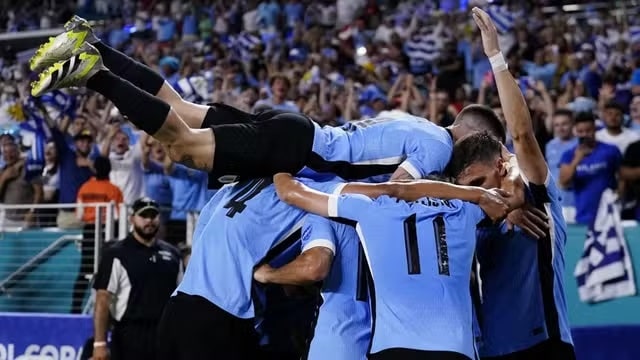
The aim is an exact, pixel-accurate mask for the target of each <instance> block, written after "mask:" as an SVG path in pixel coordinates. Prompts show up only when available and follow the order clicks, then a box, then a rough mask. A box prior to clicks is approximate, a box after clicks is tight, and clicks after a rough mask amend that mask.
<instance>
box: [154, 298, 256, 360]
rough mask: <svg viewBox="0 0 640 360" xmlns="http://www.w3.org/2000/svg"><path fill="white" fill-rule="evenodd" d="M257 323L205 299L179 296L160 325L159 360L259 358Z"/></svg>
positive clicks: (168, 308) (169, 302)
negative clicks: (236, 315) (230, 312)
mask: <svg viewBox="0 0 640 360" xmlns="http://www.w3.org/2000/svg"><path fill="white" fill-rule="evenodd" d="M258 348H259V346H258V335H257V333H256V331H255V329H254V320H253V319H241V318H238V317H235V316H233V315H231V314H229V313H228V312H226V311H224V310H222V309H221V308H219V307H218V306H216V305H214V304H212V303H211V302H209V301H208V300H207V299H205V298H203V297H201V296H195V295H187V294H184V293H178V294H177V295H176V296H173V297H171V298H170V299H169V301H168V302H167V305H166V306H165V308H164V312H163V314H162V317H161V318H160V323H159V325H158V335H157V346H156V354H157V356H156V359H158V360H194V359H211V360H216V359H220V360H254V359H256V358H259V355H258V354H259V350H258Z"/></svg>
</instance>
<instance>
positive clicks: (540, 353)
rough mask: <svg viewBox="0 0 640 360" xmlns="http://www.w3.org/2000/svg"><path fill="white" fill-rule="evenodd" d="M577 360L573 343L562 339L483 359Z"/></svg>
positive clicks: (550, 340) (483, 359)
mask: <svg viewBox="0 0 640 360" xmlns="http://www.w3.org/2000/svg"><path fill="white" fill-rule="evenodd" d="M538 359H550V360H555V359H558V360H575V359H576V353H575V351H574V349H573V345H571V344H567V343H565V342H563V341H562V340H560V339H549V340H546V341H543V342H541V343H539V344H537V345H535V346H533V347H530V348H528V349H526V350H522V351H518V352H515V353H512V354H508V355H503V356H495V357H483V358H482V360H538Z"/></svg>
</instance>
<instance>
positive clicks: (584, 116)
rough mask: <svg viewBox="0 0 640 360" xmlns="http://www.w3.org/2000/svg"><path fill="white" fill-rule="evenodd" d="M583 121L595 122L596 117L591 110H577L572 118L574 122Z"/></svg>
mask: <svg viewBox="0 0 640 360" xmlns="http://www.w3.org/2000/svg"><path fill="white" fill-rule="evenodd" d="M584 122H591V123H595V122H596V118H595V117H594V116H593V113H592V112H589V111H583V112H579V113H578V115H576V117H575V119H574V123H575V124H578V123H584Z"/></svg>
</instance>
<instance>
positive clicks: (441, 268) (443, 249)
mask: <svg viewBox="0 0 640 360" xmlns="http://www.w3.org/2000/svg"><path fill="white" fill-rule="evenodd" d="M433 235H434V238H435V242H436V243H435V249H436V257H437V261H438V273H439V274H440V275H444V276H449V251H448V249H447V230H446V228H445V225H444V218H443V217H442V216H438V217H436V218H435V219H433ZM404 246H405V251H406V255H407V271H408V273H409V275H417V274H420V273H421V272H422V271H421V269H420V250H419V249H418V232H417V230H416V214H413V215H411V216H409V217H408V218H406V219H405V220H404Z"/></svg>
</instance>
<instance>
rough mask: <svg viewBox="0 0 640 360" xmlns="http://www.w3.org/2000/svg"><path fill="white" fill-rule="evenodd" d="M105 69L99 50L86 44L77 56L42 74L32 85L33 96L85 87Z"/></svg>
mask: <svg viewBox="0 0 640 360" xmlns="http://www.w3.org/2000/svg"><path fill="white" fill-rule="evenodd" d="M104 69H106V68H105V67H104V65H103V64H102V58H101V57H100V53H99V52H98V50H97V49H96V48H95V47H93V46H92V45H90V44H88V43H84V44H83V45H82V46H81V47H80V49H78V51H77V54H76V55H73V56H72V57H70V58H69V59H67V60H64V61H58V62H57V63H55V64H53V65H51V66H49V67H48V68H47V69H45V70H44V71H43V72H41V73H40V75H39V78H38V80H36V81H34V82H32V83H31V95H33V96H40V95H42V94H44V93H46V92H48V91H51V90H54V89H62V88H68V87H80V86H84V85H85V84H86V83H87V80H88V79H89V78H90V77H92V76H93V75H94V74H95V73H97V72H98V71H100V70H104Z"/></svg>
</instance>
